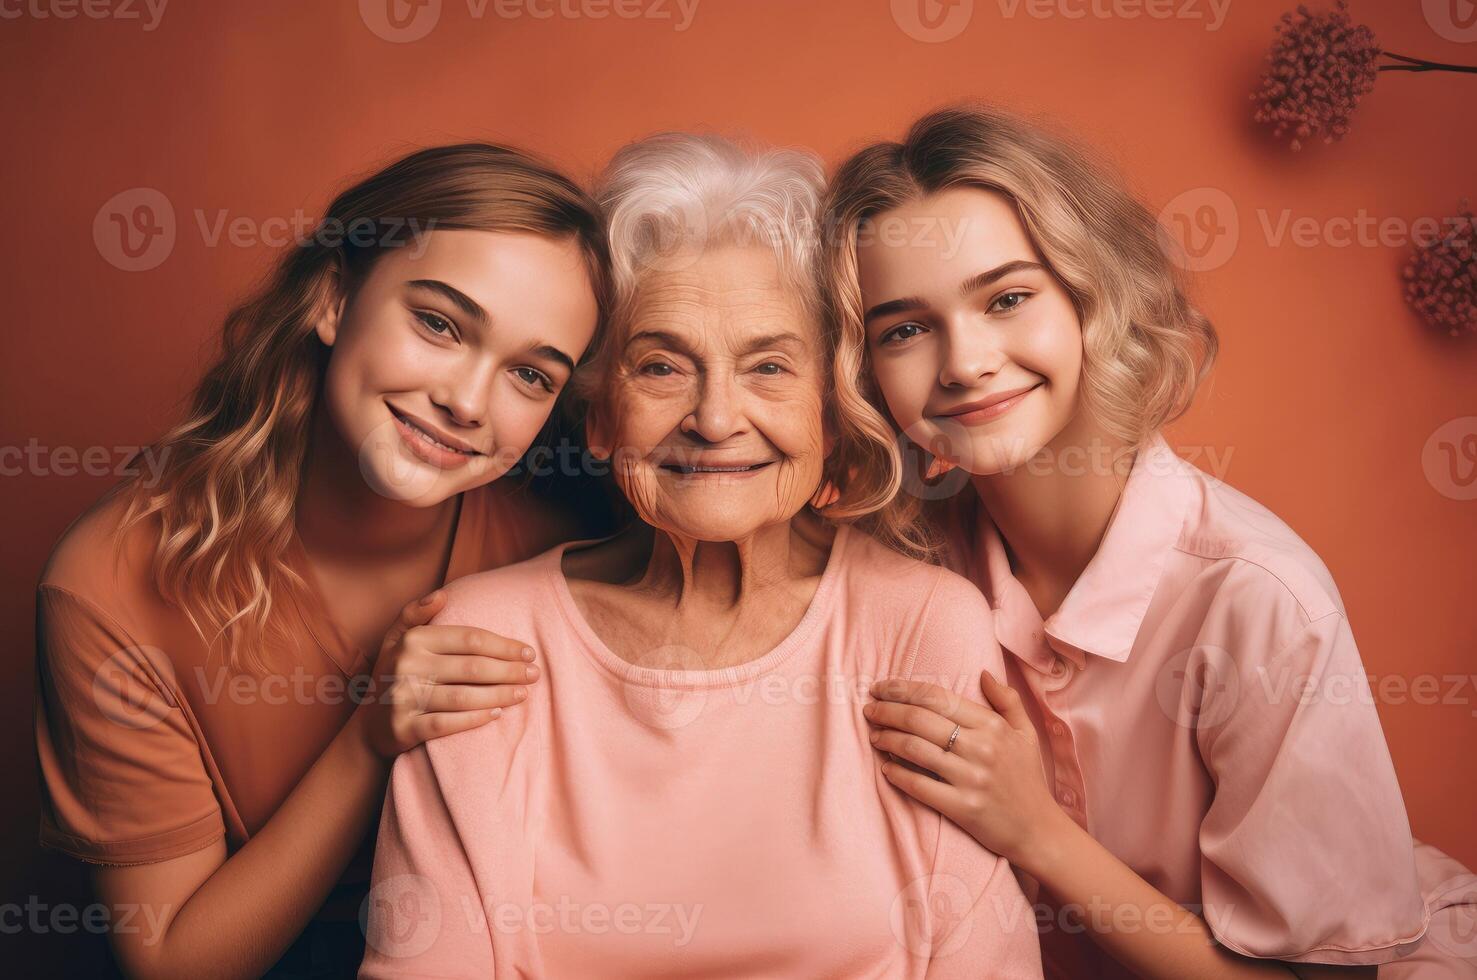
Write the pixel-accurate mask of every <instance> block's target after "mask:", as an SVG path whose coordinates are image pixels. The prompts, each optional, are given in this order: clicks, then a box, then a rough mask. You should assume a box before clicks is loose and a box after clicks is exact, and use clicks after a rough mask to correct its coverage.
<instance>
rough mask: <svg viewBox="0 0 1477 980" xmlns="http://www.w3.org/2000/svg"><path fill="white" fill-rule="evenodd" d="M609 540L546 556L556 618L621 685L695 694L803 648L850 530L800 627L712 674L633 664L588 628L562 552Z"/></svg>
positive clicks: (821, 615) (841, 533) (841, 537)
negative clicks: (557, 612)
mask: <svg viewBox="0 0 1477 980" xmlns="http://www.w3.org/2000/svg"><path fill="white" fill-rule="evenodd" d="M611 537H614V535H609V536H607V537H604V538H585V539H581V540H578V541H566V542H565V543H564V544H561V545H557V546H555V547H554V548H552V549H551V550H550V551H549V555H548V560H549V567H548V569H547V571H548V576H549V579H548V581H549V586H550V588H551V589H552V591H553V593H554V601H555V603H556V604H557V605H558V607H559V610H560V612H562V613H563V614H564V618H565V620H566V621H567V622H568V623H569V625H570V627H571V628H572V629H573V630H574V631H575V633H576V634H577V635H578V636H579V638H580V640H581V641H582V643H581V644H580V646H581V647H582V648H583V650H584V651H585V652H586V654H587V655H588V656H589V658H590V659H591V660H593V661H594V662H595V663H596V665H597V666H599V667H600V668H602V669H604V670H606V671H607V672H609V673H611V674H613V675H614V676H615V677H616V678H617V679H618V680H620V681H622V682H623V683H626V684H631V685H636V686H639V687H659V688H687V689H696V688H720V687H732V686H734V685H736V684H742V683H744V682H745V681H749V680H753V679H754V678H755V677H758V676H759V675H761V674H764V673H767V672H768V671H770V670H773V669H774V668H776V667H778V666H779V665H780V664H782V663H784V662H785V660H787V659H789V657H790V655H791V654H792V653H794V652H795V651H796V650H797V649H799V648H800V647H801V646H803V645H804V643H805V641H806V640H807V639H809V637H810V635H811V634H812V633H813V632H814V631H815V629H816V627H817V625H818V624H820V623H821V622H822V621H823V620H825V619H826V618H827V617H828V616H829V614H830V607H831V605H832V596H833V593H834V592H835V591H836V588H837V586H836V580H837V579H838V578H839V577H840V575H841V571H840V569H841V565H842V562H843V560H844V556H843V552H845V550H846V547H847V543H848V541H849V540H850V537H851V528H850V527H848V526H847V525H845V524H839V525H837V527H836V535H835V537H834V538H833V539H832V541H831V553H830V554H829V555H828V556H827V557H826V567H825V569H824V570H822V572H821V580H820V583H819V584H818V585H817V586H816V589H815V595H813V596H811V598H810V605H808V606H806V607H805V613H804V614H803V615H802V616H801V617H800V622H798V623H796V624H795V628H794V629H792V630H791V631H790V632H789V634H788V635H787V636H785V638H784V639H782V640H780V642H779V643H778V644H777V645H776V646H774V647H773V648H771V649H770V650H769V651H768V652H767V653H764V654H762V655H760V656H758V657H755V658H754V659H753V660H749V661H745V662H744V663H741V664H732V665H730V666H727V667H714V668H712V669H710V670H674V669H667V668H660V667H642V666H639V665H637V664H633V663H631V662H630V661H628V660H625V659H623V658H622V657H620V656H619V655H617V654H616V652H615V651H614V650H612V649H610V647H609V646H607V645H606V644H605V641H604V640H602V639H601V638H600V636H599V635H598V634H597V633H596V632H595V630H594V629H593V628H592V627H591V626H590V624H589V621H588V620H586V619H585V616H584V614H583V613H581V612H580V608H579V604H578V603H577V602H575V600H574V593H573V592H572V591H571V590H570V588H569V580H568V579H567V578H565V576H564V564H563V562H564V552H565V551H566V550H568V549H569V548H573V547H575V546H578V545H586V544H598V543H600V542H602V541H608V540H610V538H611Z"/></svg>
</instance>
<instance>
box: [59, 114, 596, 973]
mask: <svg viewBox="0 0 1477 980" xmlns="http://www.w3.org/2000/svg"><path fill="white" fill-rule="evenodd" d="M607 268H608V259H607V248H606V244H605V237H604V230H603V225H602V221H601V219H600V216H599V212H598V209H597V207H596V205H595V204H594V202H593V201H592V200H591V199H590V198H589V197H588V196H587V195H586V194H585V193H584V192H583V191H581V190H580V188H579V187H577V186H576V185H575V184H574V183H573V182H571V181H570V180H569V179H568V178H566V177H564V176H562V175H561V174H559V173H558V172H557V171H555V170H554V169H552V168H551V167H550V166H548V165H547V164H545V163H542V162H540V161H539V160H537V159H535V158H533V157H530V156H529V155H527V154H525V153H522V152H520V151H517V150H513V149H509V148H505V147H500V146H494V145H489V144H481V143H468V144H461V145H455V146H443V147H437V148H432V149H427V150H423V151H420V152H416V153H412V154H410V155H409V156H406V157H405V158H403V159H401V160H399V161H397V162H395V163H394V164H392V165H390V166H389V167H387V168H385V169H383V170H381V171H379V172H378V173H375V174H374V175H373V176H370V177H368V178H367V179H365V180H363V181H361V182H359V183H357V184H355V185H354V186H352V187H350V188H349V189H348V190H346V191H344V192H343V193H342V194H340V195H339V196H338V197H337V198H336V199H335V200H334V201H333V202H332V204H331V205H330V206H329V208H328V211H327V214H326V216H325V219H324V221H323V222H322V224H321V225H320V226H319V227H318V229H317V231H316V232H315V233H314V234H313V235H312V236H311V237H309V238H307V239H305V240H304V241H301V242H299V243H297V244H295V245H294V246H292V247H291V248H290V250H289V251H288V252H287V254H285V255H284V256H282V258H281V260H280V261H279V262H278V263H277V265H276V266H275V268H274V270H273V272H272V273H271V276H270V278H269V280H268V281H267V282H266V283H265V285H264V286H263V287H262V288H261V289H260V291H259V292H258V293H257V294H256V295H255V296H254V297H253V298H251V299H250V300H249V301H248V302H246V303H245V304H244V305H242V306H241V307H239V308H238V309H236V310H235V311H234V312H233V313H232V314H231V315H230V317H229V318H228V319H227V321H226V323H225V329H224V334H223V338H222V350H221V353H220V354H219V356H218V358H217V359H216V360H215V362H214V363H213V364H212V365H211V366H210V367H209V369H208V370H207V371H206V372H205V375H204V378H203V380H202V381H201V382H200V384H199V387H198V389H197V390H196V392H195V394H194V397H193V401H192V403H191V405H190V408H189V410H188V413H187V414H186V416H185V418H184V420H183V421H182V422H180V423H179V424H178V425H177V426H175V427H174V428H173V429H172V430H170V431H169V432H168V433H167V434H166V435H165V436H164V437H163V438H162V439H161V440H160V441H159V442H158V443H157V445H156V446H154V447H153V453H154V458H156V459H160V460H163V468H162V471H161V472H160V473H159V476H158V479H157V480H154V479H145V478H133V479H131V480H129V481H126V482H125V483H123V484H121V485H119V486H117V487H115V488H113V489H112V490H111V491H110V492H109V493H108V494H107V495H105V497H104V498H103V499H102V500H101V501H100V502H99V503H98V504H97V505H95V506H94V507H93V508H92V509H90V510H89V511H88V512H87V513H85V514H83V515H82V516H81V517H79V518H78V519H77V520H76V521H74V522H73V524H72V526H71V527H70V528H68V530H67V532H66V533H65V535H64V537H63V538H62V540H61V541H60V542H59V544H58V545H57V547H56V550H55V552H54V553H53V555H52V557H51V559H50V561H49V562H48V564H47V566H46V569H45V571H44V572H43V575H42V578H41V582H40V587H39V595H38V664H37V667H38V670H37V677H38V681H37V683H38V709H37V725H36V734H37V744H38V754H39V759H40V764H41V772H42V777H43V790H44V792H43V816H42V828H41V838H42V842H43V843H44V844H45V845H47V846H49V847H51V848H55V849H57V850H60V851H63V852H65V853H68V854H71V855H73V856H75V857H77V858H80V859H82V860H84V861H87V862H90V863H92V864H93V865H94V872H93V881H94V884H95V887H96V890H97V892H98V894H99V897H100V898H101V899H102V901H103V902H104V903H105V904H106V905H107V906H108V907H109V908H111V909H114V910H116V911H118V912H119V921H118V924H117V927H116V928H114V929H112V930H111V939H112V943H113V949H114V952H115V955H116V956H117V959H118V962H119V964H120V965H121V967H122V968H123V969H124V971H126V972H127V973H129V974H131V975H139V976H151V977H175V976H178V977H201V976H210V977H231V976H240V977H247V976H259V975H262V974H264V973H269V974H270V975H276V976H315V977H316V976H352V975H353V973H354V970H355V969H356V967H357V965H358V962H359V959H360V957H361V955H362V948H363V938H362V933H361V932H360V928H359V915H360V911H361V905H362V903H363V900H364V897H365V894H366V891H367V887H368V884H367V883H368V880H369V870H370V864H371V857H372V855H371V851H372V847H373V841H374V836H373V826H374V824H375V821H376V820H377V818H378V815H379V812H380V808H381V805H382V802H383V794H384V788H385V785H386V780H387V776H388V772H389V767H390V763H391V761H392V760H393V759H394V757H395V756H396V755H397V754H398V753H400V752H402V751H404V750H405V749H407V748H409V747H411V746H414V745H416V744H419V743H421V742H423V741H424V740H426V739H428V738H432V737H437V736H440V735H444V734H447V733H450V732H457V731H464V730H467V729H469V728H472V727H475V726H477V725H481V724H484V723H486V722H488V721H489V720H490V719H492V718H494V717H496V716H497V714H498V713H499V712H500V711H501V709H502V708H503V707H506V706H509V705H513V704H516V703H518V702H519V701H521V700H522V699H523V695H524V690H525V688H524V687H523V685H526V684H528V683H532V682H533V681H534V680H535V679H536V677H537V673H538V669H537V667H536V666H535V665H534V664H533V663H532V661H533V660H534V659H535V653H534V651H532V650H531V649H527V648H525V647H524V645H523V644H521V643H518V642H515V641H512V640H506V639H503V638H500V637H496V636H493V635H492V634H490V633H486V632H484V631H480V630H474V629H460V628H445V627H437V626H430V625H427V624H428V623H429V621H430V619H431V618H432V617H433V616H434V615H435V614H436V612H438V611H439V609H440V608H441V606H442V604H443V602H444V597H443V596H442V595H440V594H439V593H438V591H437V590H438V588H439V587H440V586H441V585H442V584H443V583H444V582H446V581H448V580H449V579H452V578H455V577H458V576H460V575H465V574H468V573H470V572H475V571H481V570H484V569H487V568H491V567H496V566H499V565H504V564H508V563H511V562H516V561H521V560H523V559H525V558H528V557H531V556H533V555H536V554H539V553H540V552H542V551H544V550H545V549H546V548H548V547H550V546H551V545H553V544H555V543H557V542H560V541H563V540H566V539H568V538H572V537H579V536H581V535H583V534H588V533H590V531H591V530H592V527H591V523H590V521H589V520H588V519H587V520H585V521H584V522H583V523H581V522H577V521H575V520H574V519H573V518H572V517H571V516H570V515H569V514H568V513H567V512H566V510H565V509H563V508H561V507H560V506H559V505H558V503H557V502H556V501H554V500H552V499H551V498H550V497H549V496H548V495H544V494H540V493H539V492H536V490H535V489H534V488H533V487H532V486H531V485H530V483H529V481H528V480H526V479H519V478H517V477H513V476H509V477H508V478H506V479H499V478H500V477H503V476H504V474H505V473H508V472H509V470H510V469H513V468H514V467H515V466H518V464H520V462H521V463H523V464H525V465H523V466H522V467H520V468H522V469H524V470H528V469H531V467H529V466H528V465H527V464H528V463H529V458H528V456H527V455H526V454H527V452H528V450H529V448H530V446H533V445H535V443H536V442H539V441H540V440H541V439H542V440H547V439H548V438H549V437H550V434H551V431H553V429H554V428H557V427H558V422H559V419H560V414H559V413H558V412H556V411H555V409H556V406H558V405H560V404H561V393H562V392H563V391H564V388H565V386H566V385H567V384H568V382H569V380H570V377H571V375H572V373H573V371H574V369H575V367H576V365H577V364H578V363H579V362H580V360H581V358H582V357H583V356H584V355H585V353H586V351H587V349H588V348H590V347H592V342H598V341H597V340H596V338H597V335H598V333H599V327H600V324H601V321H602V319H603V315H604V308H605V305H606V292H607V285H606V282H607V274H608V273H607ZM570 431H573V430H572V429H571V430H570ZM596 510H598V508H596ZM125 909H128V910H131V911H130V913H129V918H130V920H131V922H132V928H124V927H123V922H122V912H123V910H125ZM295 940H296V941H295ZM284 953H286V955H284Z"/></svg>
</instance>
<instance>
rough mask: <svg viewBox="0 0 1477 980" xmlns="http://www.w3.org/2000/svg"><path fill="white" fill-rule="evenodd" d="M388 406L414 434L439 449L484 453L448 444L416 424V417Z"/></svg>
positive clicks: (450, 451)
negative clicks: (413, 417)
mask: <svg viewBox="0 0 1477 980" xmlns="http://www.w3.org/2000/svg"><path fill="white" fill-rule="evenodd" d="M388 407H389V408H390V414H391V415H393V416H395V418H397V419H399V420H400V423H401V424H402V425H404V426H405V427H406V428H407V429H409V430H410V431H411V432H412V433H414V435H415V436H416V437H417V438H419V439H420V440H421V441H422V442H425V443H428V444H429V445H432V446H435V447H436V448H437V449H442V450H445V451H446V452H448V453H456V454H457V455H458V456H481V455H482V454H481V453H479V452H477V451H476V450H475V449H459V448H457V447H456V446H448V445H447V444H446V443H444V442H442V441H441V440H440V439H437V438H436V437H435V436H433V435H431V433H429V432H427V431H426V430H425V429H423V428H421V427H420V426H418V425H416V424H415V419H412V418H410V417H409V416H407V415H403V414H401V413H400V412H397V411H395V409H394V407H393V406H388Z"/></svg>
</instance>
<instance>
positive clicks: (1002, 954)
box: [360, 527, 1041, 980]
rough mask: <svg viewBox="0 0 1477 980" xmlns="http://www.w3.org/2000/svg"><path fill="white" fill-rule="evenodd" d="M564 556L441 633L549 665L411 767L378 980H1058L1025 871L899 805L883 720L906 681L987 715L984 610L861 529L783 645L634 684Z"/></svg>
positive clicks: (482, 597)
mask: <svg viewBox="0 0 1477 980" xmlns="http://www.w3.org/2000/svg"><path fill="white" fill-rule="evenodd" d="M566 547H570V546H569V545H565V546H560V547H558V548H555V549H553V550H552V551H549V552H547V553H545V554H544V555H542V556H540V557H538V558H536V559H534V560H532V561H528V562H524V563H522V564H520V565H514V566H510V567H508V568H504V569H500V570H498V571H494V572H489V573H485V574H479V575H474V576H471V577H469V578H465V579H462V580H461V581H459V582H456V583H453V584H452V585H451V586H449V587H448V589H447V592H448V594H449V598H450V601H449V603H448V606H447V609H446V610H445V611H444V612H443V613H442V615H441V616H440V617H438V621H439V622H443V623H458V624H470V625H475V626H481V627H484V628H486V629H490V630H493V631H494V632H497V633H500V634H503V635H506V636H513V637H518V638H520V639H523V640H526V641H528V642H529V643H531V644H532V645H533V646H534V647H535V648H536V649H538V650H539V651H540V659H539V663H540V666H541V667H542V669H543V676H542V677H541V678H540V679H539V680H538V682H537V683H536V684H534V685H532V687H531V688H530V689H529V691H530V696H529V700H528V701H527V702H526V703H525V704H523V705H521V706H518V707H515V708H512V709H510V710H507V711H505V712H504V714H503V716H502V717H501V718H500V719H498V720H496V721H493V722H491V723H489V724H487V725H485V726H483V727H481V728H479V729H475V730H473V731H468V732H462V733H459V734H455V735H449V736H446V737H444V738H438V739H434V740H432V741H430V742H428V743H426V744H424V745H422V746H419V747H417V748H415V749H413V750H411V751H409V752H406V753H405V754H403V755H402V756H401V757H400V758H399V759H398V760H397V761H396V763H395V765H394V769H393V771H392V775H391V779H390V788H389V794H388V797H387V799H386V801H385V808H384V815H383V819H382V822H381V826H380V834H379V843H378V849H377V853H376V859H375V865H374V880H373V886H372V889H371V894H370V900H369V904H368V909H369V921H368V930H367V931H368V941H369V951H368V954H367V956H366V957H365V960H364V963H363V966H362V968H361V973H360V976H361V977H371V978H378V977H402V976H418V977H419V976H436V977H488V976H499V977H546V976H547V977H600V976H641V977H650V978H659V977H719V976H725V977H728V976H744V977H756V976H764V977H797V978H806V980H810V978H822V977H835V978H847V980H854V978H923V977H928V978H945V977H959V978H969V980H978V978H980V977H994V978H1015V977H1037V978H1039V977H1040V976H1041V964H1040V953H1039V948H1038V945H1037V939H1036V931H1035V928H1034V922H1033V920H1032V917H1031V911H1030V909H1029V907H1028V906H1027V904H1026V901H1025V898H1024V896H1023V895H1022V893H1021V890H1020V886H1019V885H1018V883H1017V881H1016V878H1015V876H1014V875H1013V874H1012V872H1011V869H1010V867H1009V866H1008V865H1007V864H1006V863H1005V862H1004V861H1003V860H1001V859H1000V858H999V857H997V856H996V855H994V854H992V853H990V852H989V851H986V850H984V849H983V848H981V847H980V846H979V845H978V844H977V843H975V841H974V840H973V839H972V838H970V837H969V836H968V835H967V834H965V833H964V832H963V831H961V830H960V829H959V828H958V827H957V826H955V825H954V824H953V823H951V822H949V821H948V820H945V819H944V818H943V817H942V816H940V815H939V814H938V813H937V812H936V811H933V810H931V809H929V808H928V807H925V806H923V805H921V804H919V803H916V802H915V801H913V800H912V799H911V798H909V797H907V796H906V795H904V794H903V793H901V792H900V791H898V790H897V789H896V788H894V787H893V786H892V785H891V784H890V783H888V782H887V780H886V778H885V777H884V776H883V775H882V773H881V769H880V765H881V761H882V760H881V758H880V755H881V754H880V753H878V752H877V751H876V750H875V749H873V748H872V747H871V743H870V742H869V741H868V737H867V736H868V731H869V727H868V724H867V721H866V718H865V717H864V716H863V715H862V711H861V709H862V707H863V705H864V704H866V703H867V701H869V700H870V697H869V695H868V686H869V685H870V683H871V682H872V681H874V680H876V679H878V678H880V677H884V676H893V675H910V676H913V677H917V678H927V679H929V680H931V681H933V682H935V683H939V684H943V685H945V686H948V687H950V688H952V689H954V690H956V691H959V692H961V693H962V694H963V695H964V696H966V697H970V698H972V699H974V700H976V701H978V700H980V693H979V673H980V671H981V670H982V669H985V668H988V669H990V670H991V671H994V672H995V673H996V674H997V676H999V674H1000V673H1001V672H1002V668H1003V663H1002V660H1001V655H1000V651H999V648H998V647H996V646H995V644H994V643H993V642H989V641H988V640H987V642H984V643H980V642H978V638H979V637H985V638H988V637H990V636H991V634H992V627H991V623H990V611H989V608H988V607H987V606H986V605H985V602H984V600H983V598H982V597H981V596H980V594H979V592H978V591H977V590H976V589H975V588H974V587H973V586H972V585H970V584H969V583H968V582H966V581H964V580H963V579H962V578H959V577H958V576H957V575H954V574H952V573H951V572H948V571H946V570H945V569H942V568H938V567H931V566H927V565H923V564H920V563H918V562H914V561H910V560H908V559H906V558H902V557H900V556H898V555H896V554H894V553H892V552H891V551H889V550H888V549H886V548H884V547H883V546H882V545H880V544H878V543H877V542H875V541H873V540H872V539H870V538H868V537H867V536H866V535H864V534H860V533H857V532H853V531H850V530H849V529H847V528H845V527H842V528H840V529H839V530H838V531H837V534H836V538H835V543H834V544H833V546H832V551H831V555H830V558H829V560H828V562H827V565H826V569H825V572H824V574H823V575H822V578H821V581H820V584H819V586H818V588H817V590H816V593H815V596H814V598H813V600H812V601H811V604H810V606H809V608H808V609H807V611H806V612H805V614H804V616H803V618H802V619H801V621H800V623H799V624H798V625H797V626H796V627H795V629H794V631H793V632H792V633H791V634H790V635H789V636H788V637H787V638H786V639H785V640H784V641H783V642H781V643H780V645H779V646H777V647H775V648H774V649H773V650H771V651H769V652H768V653H766V654H765V655H763V656H761V657H759V658H758V659H756V660H753V661H750V662H748V663H744V664H741V665H739V666H734V667H726V668H721V669H715V670H678V669H663V668H661V667H637V666H634V665H632V664H631V663H629V662H627V661H626V660H623V659H621V658H620V657H619V656H617V655H616V654H615V653H614V652H613V651H611V650H610V649H609V647H607V646H606V645H605V643H603V642H602V641H601V639H600V638H599V637H598V636H597V635H596V634H595V633H594V631H593V630H592V629H591V628H590V626H589V625H588V623H587V622H586V621H585V619H584V616H583V615H582V614H581V612H580V610H579V608H578V606H577V605H576V604H575V601H574V598H573V596H572V595H571V593H570V590H569V586H568V584H567V582H566V581H565V578H564V574H563V572H562V570H561V564H560V561H561V557H562V555H563V552H564V550H565V548H566ZM661 652H662V651H661V650H659V649H658V650H655V651H652V655H653V657H654V658H655V659H656V660H657V662H660V661H661V659H662V657H661Z"/></svg>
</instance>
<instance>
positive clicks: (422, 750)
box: [359, 743, 494, 980]
mask: <svg viewBox="0 0 1477 980" xmlns="http://www.w3.org/2000/svg"><path fill="white" fill-rule="evenodd" d="M459 841H460V838H459V837H458V835H457V831H456V827H455V825H454V824H453V822H452V817H451V813H450V811H449V810H448V808H447V805H446V801H445V799H444V797H443V796H442V795H441V790H440V786H439V783H438V781H437V777H436V773H435V771H434V769H433V768H432V765H431V759H430V755H429V753H428V750H427V747H426V745H425V743H422V744H420V745H417V746H415V747H414V748H412V749H409V750H407V751H405V752H402V753H401V754H400V756H399V757H398V758H397V759H396V760H395V764H394V766H393V767H392V768H391V770H390V787H389V791H388V792H387V794H386V796H385V804H384V810H383V812H382V814H381V816H380V825H379V837H378V840H377V842H376V844H375V857H374V876H373V880H372V883H371V885H370V888H369V897H368V899H367V901H366V912H367V916H368V919H367V924H366V926H365V937H366V946H365V954H364V961H363V963H361V964H360V967H359V977H360V980H380V978H385V977H428V976H434V977H447V978H450V977H469V978H470V977H491V976H493V975H494V963H493V947H492V936H491V932H490V926H491V924H492V923H489V921H488V919H487V910H486V908H485V907H484V906H483V904H482V901H481V897H480V895H479V893H478V889H477V882H476V879H475V877H474V875H473V873H472V867H471V864H470V863H469V861H468V859H467V855H466V852H465V851H464V850H463V849H462V847H461V845H460V843H459Z"/></svg>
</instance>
